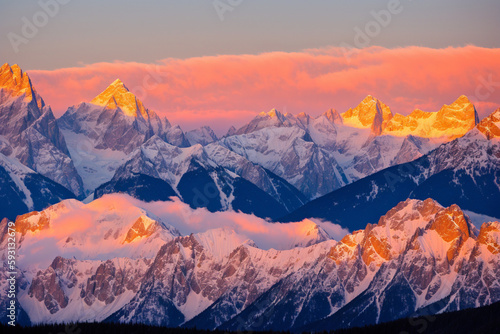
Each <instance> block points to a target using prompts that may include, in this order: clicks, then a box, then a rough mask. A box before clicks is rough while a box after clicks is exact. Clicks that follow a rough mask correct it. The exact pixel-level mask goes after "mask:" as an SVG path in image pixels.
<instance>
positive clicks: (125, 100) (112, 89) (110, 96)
mask: <svg viewBox="0 0 500 334" xmlns="http://www.w3.org/2000/svg"><path fill="white" fill-rule="evenodd" d="M90 103H93V104H96V105H99V106H103V107H106V108H108V109H117V108H120V109H121V110H122V111H123V112H124V113H125V114H126V115H127V116H131V117H137V116H138V115H142V117H144V118H145V119H147V118H148V112H147V110H146V108H145V107H144V105H143V104H142V102H141V101H140V100H139V99H138V98H137V97H136V96H135V95H134V94H132V93H131V92H130V91H129V90H128V88H127V87H126V86H125V84H124V83H123V82H122V81H121V80H120V79H116V80H115V81H113V82H112V83H111V84H110V85H109V86H108V87H107V88H106V89H105V90H104V91H103V92H102V93H101V94H99V95H97V96H96V97H95V98H94V99H93V100H92V101H90Z"/></svg>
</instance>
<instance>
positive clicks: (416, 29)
mask: <svg viewBox="0 0 500 334" xmlns="http://www.w3.org/2000/svg"><path fill="white" fill-rule="evenodd" d="M53 1H56V0H40V1H13V0H0V8H1V11H0V32H1V35H0V58H1V61H0V62H1V63H4V62H9V63H18V64H20V65H21V67H22V68H24V69H26V70H33V69H47V70H50V69H56V68H63V67H73V66H79V65H82V64H91V63H95V62H111V61H115V60H123V61H136V62H146V63H150V62H154V61H156V60H159V59H164V58H170V57H174V58H188V57H196V56H206V55H218V54H246V53H249V54H258V53H261V52H266V51H286V52H290V51H299V50H303V49H307V48H321V47H325V46H338V45H340V44H341V43H342V42H344V43H348V44H350V45H352V44H353V41H354V37H355V31H354V28H355V27H359V28H361V29H364V28H365V25H366V24H367V23H368V22H370V21H373V20H374V19H373V17H372V15H371V13H370V12H371V11H372V10H375V11H379V10H383V9H385V8H387V6H388V3H389V2H390V0H359V1H347V0H339V1H326V0H324V1H314V0H311V1H299V0H242V1H238V0H232V1H231V0H220V2H219V3H231V2H232V3H233V4H236V5H235V6H234V7H233V8H232V10H228V11H226V12H224V13H223V19H224V20H221V19H220V16H219V15H218V13H217V10H216V9H215V7H214V1H213V0H205V1H194V0H182V1H181V0H179V1H168V0H167V1H166V0H149V1H138V0H120V1H118V0H112V1H98V0H71V1H69V2H68V0H65V1H64V2H68V3H67V4H64V5H60V8H59V9H58V10H57V13H56V14H55V15H54V17H50V18H49V19H48V22H47V24H43V23H44V22H43V14H41V15H38V17H37V19H38V20H39V23H40V22H41V23H42V24H39V25H41V27H40V28H37V29H38V32H36V33H35V34H33V35H34V36H31V35H30V36H28V38H26V36H24V35H23V31H22V27H23V25H24V24H25V23H23V17H24V18H26V19H27V20H28V21H29V22H31V23H33V22H34V20H35V19H34V17H33V16H36V15H37V14H39V13H40V11H43V9H42V7H41V5H40V2H42V3H50V2H53ZM61 2H62V0H61ZM238 3H239V4H238ZM401 7H402V11H401V13H399V14H397V15H392V17H391V22H390V24H389V25H388V26H387V27H383V28H382V30H381V32H380V33H378V34H376V36H374V37H373V38H370V41H369V44H370V46H373V45H378V46H384V47H389V48H393V47H399V46H408V45H415V46H426V47H431V48H443V47H447V46H464V45H468V44H474V45H477V46H482V47H489V48H493V47H500V38H498V32H500V20H499V19H498V17H499V16H500V1H498V0H478V1H465V0H413V1H411V0H401ZM9 33H11V34H10V36H11V38H12V36H13V35H12V34H16V35H17V36H21V37H22V38H25V39H24V40H23V42H22V43H21V44H18V52H15V50H14V49H15V48H14V47H13V46H12V43H11V42H10V40H9Z"/></svg>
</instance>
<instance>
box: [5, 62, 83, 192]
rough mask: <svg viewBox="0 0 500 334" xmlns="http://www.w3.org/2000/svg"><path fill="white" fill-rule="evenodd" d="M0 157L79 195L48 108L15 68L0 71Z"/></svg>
mask: <svg viewBox="0 0 500 334" xmlns="http://www.w3.org/2000/svg"><path fill="white" fill-rule="evenodd" d="M0 136H1V138H0V153H2V154H4V155H5V156H8V157H12V158H16V159H18V160H19V161H20V162H21V163H22V164H24V165H26V166H27V167H29V168H31V169H32V170H34V171H36V172H38V173H40V174H42V175H43V176H46V177H47V178H49V179H51V180H53V181H55V182H57V183H60V184H61V185H63V186H64V187H66V188H67V189H69V190H70V191H71V192H73V193H74V194H75V195H77V196H80V195H82V194H83V189H82V180H81V178H80V176H79V175H78V173H77V171H76V169H75V167H74V165H73V161H72V160H71V157H70V156H69V151H68V148H67V146H66V142H65V140H64V137H63V135H62V133H61V132H60V130H59V127H58V125H57V123H56V119H55V118H54V115H53V114H52V110H51V109H50V107H48V106H46V105H45V103H44V101H43V99H42V98H41V97H40V96H39V95H38V93H37V92H36V90H35V88H34V87H33V85H32V84H31V81H30V79H29V77H28V75H27V74H26V73H24V72H23V71H22V70H21V69H20V68H19V66H17V65H13V66H12V67H10V66H9V65H8V64H4V65H3V66H2V67H1V68H0Z"/></svg>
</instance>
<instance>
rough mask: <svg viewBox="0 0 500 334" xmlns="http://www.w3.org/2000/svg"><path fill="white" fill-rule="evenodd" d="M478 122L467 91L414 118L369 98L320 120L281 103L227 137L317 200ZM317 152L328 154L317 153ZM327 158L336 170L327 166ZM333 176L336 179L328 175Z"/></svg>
mask: <svg viewBox="0 0 500 334" xmlns="http://www.w3.org/2000/svg"><path fill="white" fill-rule="evenodd" d="M477 120H478V119H477V113H476V110H475V108H474V106H473V104H472V103H471V102H470V101H469V100H468V99H467V97H465V96H461V97H460V98H458V99H457V100H456V101H455V102H454V103H452V104H451V105H449V106H448V105H445V106H443V108H441V110H439V111H438V112H424V111H421V110H416V111H414V112H413V113H411V114H410V115H408V116H402V115H400V114H396V115H394V116H393V114H392V112H391V110H390V109H389V107H387V106H386V105H385V104H384V103H382V102H381V101H379V100H378V99H376V98H374V97H372V96H368V97H366V98H365V99H364V100H363V101H361V103H360V104H359V105H358V106H357V107H356V108H354V109H349V110H348V111H346V112H345V113H342V114H340V113H338V112H337V111H336V110H334V109H330V110H328V111H327V112H325V113H324V114H322V115H320V116H318V117H316V118H313V117H310V116H309V115H307V114H305V113H301V114H298V115H297V116H294V115H291V114H289V113H287V114H282V113H281V112H279V111H277V110H275V109H273V110H271V111H270V112H268V113H260V114H259V115H258V116H257V117H255V119H253V120H252V121H251V122H249V123H248V124H246V125H244V126H243V127H241V128H240V129H238V130H236V131H233V133H234V134H233V135H231V136H227V138H223V139H222V140H221V141H220V143H221V145H224V146H226V147H228V148H229V149H231V150H233V151H235V152H236V153H238V154H240V155H241V156H244V157H245V158H247V159H248V160H250V161H252V162H253V163H256V164H259V165H261V166H263V167H265V168H266V169H269V170H270V171H271V172H273V173H275V174H276V175H278V176H280V177H282V178H283V179H285V180H287V181H288V182H289V183H291V184H292V185H294V186H295V187H296V188H297V189H299V190H301V191H302V192H303V193H304V194H305V195H306V197H308V198H309V199H312V198H315V197H319V196H321V195H325V194H326V193H328V192H331V191H333V190H335V189H338V188H340V187H343V186H345V185H346V184H349V183H351V182H354V181H356V180H359V179H362V178H364V177H366V176H368V175H371V174H373V173H376V172H378V171H380V170H383V169H385V168H387V167H390V166H394V165H397V164H401V163H405V162H409V161H412V160H415V159H417V158H419V157H421V156H422V155H424V154H426V153H428V152H429V151H431V150H432V149H434V148H436V147H437V146H439V145H441V144H443V143H445V142H448V141H450V140H452V139H454V138H457V137H460V136H462V135H464V134H465V133H467V131H469V130H470V129H472V128H473V127H474V126H475V125H476V124H477ZM317 151H321V152H322V153H321V156H322V157H314V153H313V152H317ZM304 152H310V153H308V154H303V153H304ZM323 164H326V165H328V166H330V167H327V168H330V170H325V169H323ZM298 174H301V175H303V176H302V177H301V176H299V175H298ZM326 174H328V175H329V176H328V177H329V178H330V179H324V178H325V175H326ZM312 180H314V181H312ZM311 182H313V183H311ZM309 187H311V188H313V189H314V190H312V189H308V188H309Z"/></svg>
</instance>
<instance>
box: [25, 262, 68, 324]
mask: <svg viewBox="0 0 500 334" xmlns="http://www.w3.org/2000/svg"><path fill="white" fill-rule="evenodd" d="M67 269H68V268H67V266H66V265H65V260H64V259H62V258H60V257H57V258H55V259H54V262H52V264H51V265H50V267H49V268H48V269H47V270H45V272H41V271H39V272H38V273H37V275H36V277H35V278H34V279H33V282H32V283H31V285H30V288H29V291H28V294H29V296H30V297H34V298H36V299H37V300H38V301H40V302H43V303H44V305H45V307H46V308H47V310H48V311H49V312H50V314H54V313H57V311H59V310H60V309H61V308H65V307H66V306H68V297H67V296H66V295H65V294H64V289H65V288H67V289H71V288H73V287H74V286H75V284H76V283H77V279H76V276H75V275H74V273H72V272H68V270H67Z"/></svg>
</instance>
